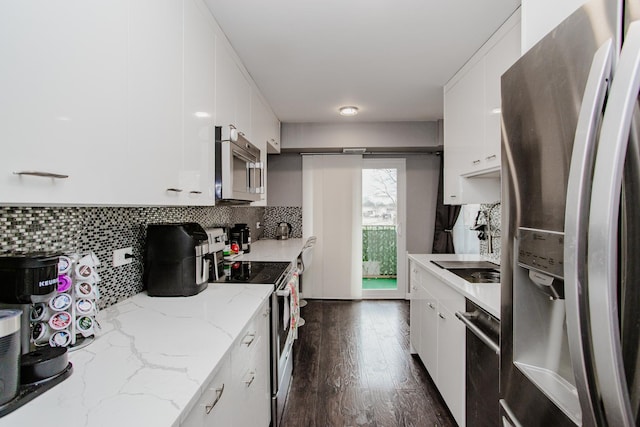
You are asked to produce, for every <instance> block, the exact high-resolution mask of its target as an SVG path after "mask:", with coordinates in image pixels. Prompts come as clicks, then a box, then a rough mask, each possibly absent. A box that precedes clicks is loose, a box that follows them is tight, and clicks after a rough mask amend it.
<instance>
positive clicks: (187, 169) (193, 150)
mask: <svg viewBox="0 0 640 427" xmlns="http://www.w3.org/2000/svg"><path fill="white" fill-rule="evenodd" d="M213 25H214V23H213V19H212V18H211V15H210V14H209V11H208V10H207V9H206V8H205V6H204V5H203V4H202V3H201V2H200V1H199V0H184V42H183V43H184V44H183V46H184V47H183V48H184V83H183V84H184V87H183V102H184V104H183V105H184V108H183V120H184V129H183V144H184V145H183V164H182V169H181V170H180V176H179V181H180V182H179V186H180V188H181V189H182V190H183V191H182V194H181V196H182V203H183V204H187V205H212V204H213V203H214V200H215V196H214V182H213V172H214V140H215V138H214V117H215V95H216V92H215V72H216V70H215V66H216V34H215V32H214V30H213Z"/></svg>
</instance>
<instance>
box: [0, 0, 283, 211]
mask: <svg viewBox="0 0 640 427" xmlns="http://www.w3.org/2000/svg"><path fill="white" fill-rule="evenodd" d="M0 37H1V38H2V40H7V41H10V42H7V43H0V56H1V57H2V58H3V66H2V67H0V93H1V94H2V102H0V139H2V141H3V143H4V144H5V151H4V155H3V156H0V171H1V172H0V204H2V205H133V206H136V205H140V206H144V205H196V206H197V205H212V204H213V203H214V196H213V172H214V170H213V168H214V157H213V156H214V126H215V125H229V124H234V125H235V126H236V127H237V128H238V130H239V131H240V132H243V133H244V134H245V135H246V136H247V138H248V139H249V140H250V141H252V140H253V135H252V121H254V120H253V118H252V102H253V100H252V90H255V85H254V84H253V81H252V80H251V79H250V78H249V77H248V74H247V73H246V72H245V71H244V69H243V68H242V65H241V64H240V62H239V60H238V59H237V56H236V55H235V53H234V52H233V51H232V49H231V46H230V45H229V43H228V41H227V40H226V37H224V34H223V33H222V31H221V30H220V28H219V26H218V25H217V23H216V22H215V20H214V18H213V16H212V15H211V12H210V11H209V10H208V9H207V7H206V6H205V4H204V3H203V2H202V0H137V1H127V0H114V1H110V2H84V1H79V0H65V1H60V2H51V1H47V0H30V1H28V2H27V1H25V2H20V1H7V2H0ZM261 114H264V117H262V118H261V119H260V122H261V125H260V126H261V127H262V128H264V129H263V130H260V131H259V132H262V133H263V134H264V135H263V136H262V137H261V138H262V139H263V140H264V141H263V142H265V144H264V146H263V147H262V148H263V150H264V152H265V153H266V151H267V144H266V141H267V139H268V138H274V139H275V138H278V139H279V132H278V134H277V136H275V135H274V136H272V134H273V132H267V130H266V129H267V127H268V126H266V123H267V122H268V119H267V118H265V117H269V114H271V111H270V109H269V108H268V107H267V108H266V112H262V113H261ZM276 122H277V120H276ZM278 131H279V123H278ZM265 156H266V154H265ZM265 159H266V157H265ZM27 173H28V174H27Z"/></svg>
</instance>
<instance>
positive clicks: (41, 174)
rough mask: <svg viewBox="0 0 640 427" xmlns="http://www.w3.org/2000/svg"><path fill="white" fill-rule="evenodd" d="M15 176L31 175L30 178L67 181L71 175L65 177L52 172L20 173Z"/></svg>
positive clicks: (15, 173)
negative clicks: (37, 177)
mask: <svg viewBox="0 0 640 427" xmlns="http://www.w3.org/2000/svg"><path fill="white" fill-rule="evenodd" d="M13 174H14V175H20V176H22V175H29V176H39V177H41V178H55V179H66V178H69V175H64V174H60V173H52V172H41V171H20V172H14V173H13Z"/></svg>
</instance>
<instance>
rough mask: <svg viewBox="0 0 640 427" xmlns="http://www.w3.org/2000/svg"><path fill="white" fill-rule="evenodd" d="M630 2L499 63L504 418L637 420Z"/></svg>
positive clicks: (636, 46) (639, 159)
mask: <svg viewBox="0 0 640 427" xmlns="http://www.w3.org/2000/svg"><path fill="white" fill-rule="evenodd" d="M638 8H639V4H638V2H637V1H634V2H632V1H627V2H623V1H620V0H593V1H591V2H589V3H587V4H586V5H585V6H583V7H582V8H580V9H578V10H577V11H576V12H575V13H574V14H573V15H571V16H570V17H569V18H567V19H566V20H565V21H564V22H563V23H562V24H561V25H560V26H558V27H557V28H556V29H554V30H553V31H552V32H551V33H550V34H549V35H547V36H546V37H545V38H544V39H543V40H541V41H540V42H539V43H538V44H537V45H536V46H534V47H533V48H532V49H531V50H530V51H529V52H528V53H526V54H525V55H524V56H523V57H522V58H521V59H520V60H519V61H518V62H517V63H516V64H515V65H514V66H513V67H512V68H511V69H509V70H508V71H507V72H506V73H505V74H504V75H503V76H502V118H503V135H502V159H503V169H502V180H503V192H502V206H503V212H502V233H503V238H502V260H501V276H502V278H501V282H502V308H501V336H500V344H501V348H500V351H501V370H500V395H501V401H500V404H501V414H502V421H503V422H504V423H505V425H523V426H537V425H554V426H563V425H569V426H571V425H585V426H594V425H599V426H604V425H609V426H633V425H638V424H639V423H640V420H639V417H638V414H639V408H640V369H638V368H639V366H638V365H639V360H640V359H639V358H638V355H639V351H640V339H639V333H640V328H638V324H639V323H640V310H638V307H640V286H638V280H639V279H640V263H638V261H637V254H638V252H637V249H638V243H639V242H640V212H639V211H638V209H639V208H640V200H639V196H640V194H639V191H640V154H639V153H640V147H639V146H638V144H639V143H638V141H639V140H640V138H639V137H640V134H638V132H639V130H640V127H638V124H639V123H638V122H637V118H638V117H639V111H638V110H637V107H636V104H637V102H638V92H639V88H640V26H639V25H640V24H639V23H638V22H637V21H636V20H637V19H638V17H640V14H639V13H638V12H639V11H638ZM620 16H623V17H624V18H623V19H621V18H619V17H620ZM621 45H622V46H623V47H622V49H621V50H620V49H619V48H618V46H621Z"/></svg>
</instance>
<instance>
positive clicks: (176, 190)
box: [167, 188, 182, 193]
mask: <svg viewBox="0 0 640 427" xmlns="http://www.w3.org/2000/svg"><path fill="white" fill-rule="evenodd" d="M167 191H170V192H172V193H182V188H167Z"/></svg>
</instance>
